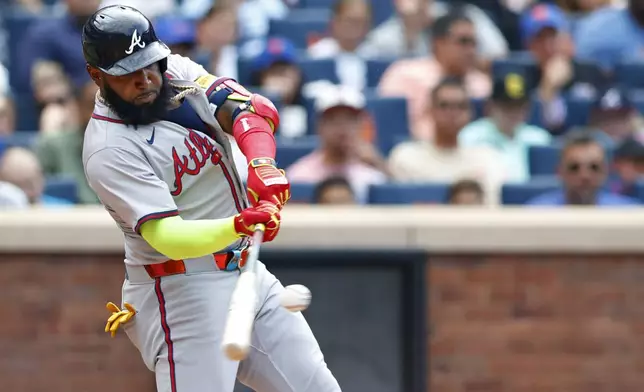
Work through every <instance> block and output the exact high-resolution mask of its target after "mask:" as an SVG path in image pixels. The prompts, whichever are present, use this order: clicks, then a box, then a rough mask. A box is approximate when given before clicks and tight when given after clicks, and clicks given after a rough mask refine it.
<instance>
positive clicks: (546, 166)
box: [528, 146, 561, 176]
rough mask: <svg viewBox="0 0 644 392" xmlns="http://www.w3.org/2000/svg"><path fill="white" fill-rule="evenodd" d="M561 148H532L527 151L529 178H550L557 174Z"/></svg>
mask: <svg viewBox="0 0 644 392" xmlns="http://www.w3.org/2000/svg"><path fill="white" fill-rule="evenodd" d="M560 153H561V148H559V147H556V146H532V147H530V149H529V150H528V165H529V167H530V176H552V175H555V174H556V173H557V165H558V164H559V154H560Z"/></svg>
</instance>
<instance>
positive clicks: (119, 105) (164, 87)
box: [104, 75, 172, 127]
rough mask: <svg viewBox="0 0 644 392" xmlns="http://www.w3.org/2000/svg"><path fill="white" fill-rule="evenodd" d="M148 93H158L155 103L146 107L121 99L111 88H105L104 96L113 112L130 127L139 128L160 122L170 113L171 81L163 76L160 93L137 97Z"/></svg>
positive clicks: (147, 104) (151, 91)
mask: <svg viewBox="0 0 644 392" xmlns="http://www.w3.org/2000/svg"><path fill="white" fill-rule="evenodd" d="M148 93H157V94H158V95H157V97H156V99H155V100H154V101H152V102H150V103H146V104H144V105H135V104H133V103H130V102H128V101H126V100H124V99H123V98H121V97H120V96H119V95H118V94H117V93H116V91H114V90H113V89H111V88H110V87H109V86H107V85H106V86H105V88H104V94H105V100H106V101H107V103H108V104H109V105H110V107H111V108H112V110H114V112H115V113H116V114H117V115H118V116H119V117H120V118H121V119H122V120H123V121H124V122H125V123H126V124H128V125H133V126H135V127H136V126H138V125H147V124H151V123H153V122H156V121H159V120H160V119H161V118H163V117H164V116H165V114H166V113H167V111H168V102H169V101H170V97H171V96H172V87H171V86H170V83H169V81H168V80H167V78H166V77H165V75H164V76H163V82H162V84H161V89H160V91H158V92H157V91H154V90H150V91H146V92H145V93H142V94H139V95H138V96H137V98H138V97H141V96H144V95H146V94H148Z"/></svg>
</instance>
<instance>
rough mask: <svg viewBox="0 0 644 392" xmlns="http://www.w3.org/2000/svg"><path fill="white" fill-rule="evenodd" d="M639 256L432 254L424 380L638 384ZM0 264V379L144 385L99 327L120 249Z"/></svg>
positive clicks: (78, 386) (55, 385)
mask: <svg viewBox="0 0 644 392" xmlns="http://www.w3.org/2000/svg"><path fill="white" fill-rule="evenodd" d="M643 261H644V260H643V259H642V257H609V256H598V257H577V258H574V257H569V256H566V257H551V256H546V257H536V256H535V257H525V256H521V257H449V256H446V257H432V259H431V262H430V268H429V269H428V277H427V278H428V280H429V283H430V284H429V292H428V295H429V305H430V310H429V317H430V325H431V337H430V347H429V348H430V352H431V357H430V362H429V367H430V368H429V374H430V385H431V386H432V387H433V389H432V391H433V392H461V391H462V392H528V391H529V392H541V391H544V392H546V391H547V392H582V391H583V392H603V391H606V392H609V391H619V392H625V391H627V392H628V391H644V377H643V376H642V374H644V284H642V282H644V263H643ZM0 268H1V270H0V271H1V272H0V287H1V288H2V294H3V295H2V302H0V309H1V310H2V312H1V313H0V317H2V318H1V319H0V349H1V350H0V385H1V386H0V390H2V391H5V390H6V391H20V392H69V391H79V392H86V391H87V392H89V391H91V392H113V391H119V392H147V391H149V392H153V391H154V378H153V375H152V373H150V372H149V371H148V370H147V369H145V367H144V366H143V365H142V363H141V360H140V357H139V353H138V352H137V351H136V349H135V348H133V347H132V346H131V345H130V343H129V341H128V340H127V338H126V337H125V335H124V334H120V335H119V336H117V338H115V339H110V338H109V337H108V336H107V334H105V333H104V332H103V327H104V320H105V317H106V316H107V315H108V312H107V311H106V310H105V309H104V305H105V302H106V301H107V300H112V301H116V302H118V301H119V299H120V286H121V283H122V279H123V266H122V261H121V259H120V258H119V257H82V256H73V257H62V256H57V257H53V256H49V257H45V258H44V260H43V258H42V257H36V256H31V257H30V256H23V255H21V256H13V257H12V256H8V255H0ZM347 392H354V391H347Z"/></svg>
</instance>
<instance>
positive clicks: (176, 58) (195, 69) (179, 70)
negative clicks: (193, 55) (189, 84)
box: [166, 54, 208, 80]
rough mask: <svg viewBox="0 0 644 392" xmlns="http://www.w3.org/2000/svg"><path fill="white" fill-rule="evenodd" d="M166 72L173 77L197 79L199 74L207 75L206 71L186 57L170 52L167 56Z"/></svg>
mask: <svg viewBox="0 0 644 392" xmlns="http://www.w3.org/2000/svg"><path fill="white" fill-rule="evenodd" d="M166 74H169V76H170V77H171V78H174V79H180V80H197V78H199V77H200V76H204V75H208V71H206V69H205V68H204V67H202V66H201V65H199V64H197V63H195V62H194V61H192V60H190V59H189V58H187V57H183V56H180V55H178V54H171V55H170V56H168V70H167V72H166Z"/></svg>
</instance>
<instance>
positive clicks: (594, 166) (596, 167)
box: [566, 162, 603, 174]
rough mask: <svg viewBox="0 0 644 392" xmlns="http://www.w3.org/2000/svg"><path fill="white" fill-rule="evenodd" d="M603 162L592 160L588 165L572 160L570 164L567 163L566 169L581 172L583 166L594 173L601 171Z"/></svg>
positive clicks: (569, 171)
mask: <svg viewBox="0 0 644 392" xmlns="http://www.w3.org/2000/svg"><path fill="white" fill-rule="evenodd" d="M602 166H603V165H602V164H601V163H599V162H590V163H588V164H586V165H582V164H581V163H579V162H570V163H569V164H567V165H566V171H567V172H568V173H573V174H576V173H579V172H580V171H581V169H582V168H585V169H588V170H590V171H591V172H593V173H599V172H601V171H602Z"/></svg>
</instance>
